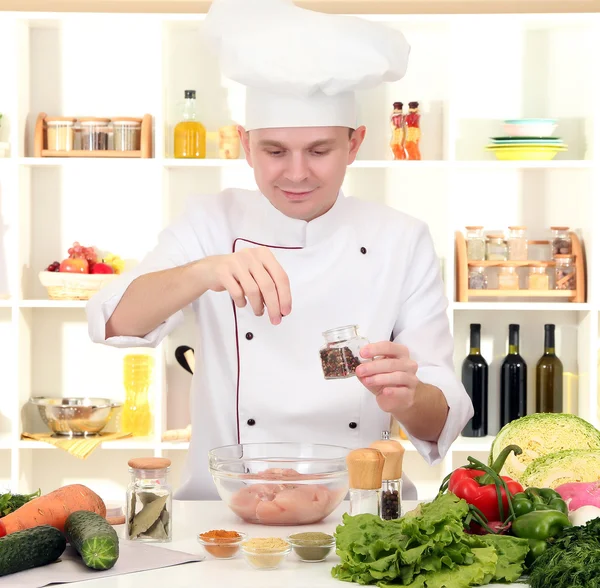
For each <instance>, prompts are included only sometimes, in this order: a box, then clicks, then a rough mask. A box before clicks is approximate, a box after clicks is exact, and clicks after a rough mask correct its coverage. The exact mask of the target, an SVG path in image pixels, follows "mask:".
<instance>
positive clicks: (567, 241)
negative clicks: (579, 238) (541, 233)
mask: <svg viewBox="0 0 600 588" xmlns="http://www.w3.org/2000/svg"><path fill="white" fill-rule="evenodd" d="M550 230H551V231H552V234H553V237H552V255H553V256H554V257H556V256H557V255H571V254H572V253H573V244H572V242H571V235H569V227H550Z"/></svg>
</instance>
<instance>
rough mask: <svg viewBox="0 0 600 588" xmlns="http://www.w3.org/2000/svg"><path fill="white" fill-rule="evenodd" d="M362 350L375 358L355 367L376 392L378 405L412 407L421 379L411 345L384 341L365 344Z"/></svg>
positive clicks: (394, 408) (391, 408) (387, 409)
mask: <svg viewBox="0 0 600 588" xmlns="http://www.w3.org/2000/svg"><path fill="white" fill-rule="evenodd" d="M360 354H361V356H362V357H363V358H365V359H367V358H368V359H372V361H368V362H365V363H363V364H361V365H360V366H359V367H358V368H356V376H357V377H358V379H359V380H360V381H361V383H362V384H363V385H364V386H365V387H366V388H367V389H368V390H369V391H371V392H372V393H373V394H374V395H375V398H376V400H377V404H379V408H381V410H383V411H385V412H390V413H391V412H397V411H399V410H402V409H407V408H410V407H411V406H412V405H413V404H414V401H415V394H416V390H417V385H418V383H419V380H418V378H417V368H418V365H417V362H416V361H413V360H412V359H410V354H409V351H408V349H407V348H406V347H404V345H399V344H398V343H392V342H391V341H383V342H381V343H370V344H369V345H365V347H363V348H362V349H361V351H360Z"/></svg>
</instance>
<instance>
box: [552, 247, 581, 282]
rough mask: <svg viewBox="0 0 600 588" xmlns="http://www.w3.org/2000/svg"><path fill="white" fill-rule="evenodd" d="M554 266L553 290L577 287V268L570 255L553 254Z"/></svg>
mask: <svg viewBox="0 0 600 588" xmlns="http://www.w3.org/2000/svg"><path fill="white" fill-rule="evenodd" d="M554 260H555V262H556V266H555V268H554V277H555V282H554V289H555V290H576V289H577V281H576V278H577V268H576V267H575V261H574V259H573V256H572V255H562V254H561V255H555V256H554Z"/></svg>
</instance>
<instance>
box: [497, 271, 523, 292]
mask: <svg viewBox="0 0 600 588" xmlns="http://www.w3.org/2000/svg"><path fill="white" fill-rule="evenodd" d="M518 289H519V274H518V273H517V268H516V267H514V266H508V267H501V268H500V271H499V272H498V290H518Z"/></svg>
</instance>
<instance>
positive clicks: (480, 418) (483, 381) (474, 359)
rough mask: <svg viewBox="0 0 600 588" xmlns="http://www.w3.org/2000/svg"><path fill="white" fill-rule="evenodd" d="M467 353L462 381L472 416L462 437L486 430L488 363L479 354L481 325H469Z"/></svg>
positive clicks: (481, 433) (484, 433)
mask: <svg viewBox="0 0 600 588" xmlns="http://www.w3.org/2000/svg"><path fill="white" fill-rule="evenodd" d="M470 328H471V340H470V343H469V347H470V350H469V355H467V357H465V359H464V361H463V364H462V383H463V386H464V387H465V390H466V391H467V394H468V395H469V398H470V399H471V402H472V403H473V409H474V414H473V418H472V419H471V420H470V421H469V422H468V423H467V424H466V425H465V428H464V429H463V431H462V434H463V436H464V437H485V436H486V435H487V431H488V364H487V362H486V361H485V359H484V358H483V356H482V355H481V325H479V324H472V325H471V327H470Z"/></svg>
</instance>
